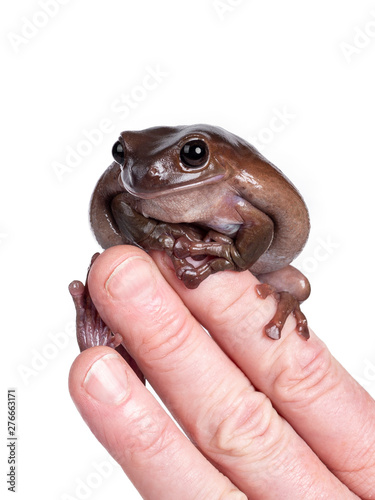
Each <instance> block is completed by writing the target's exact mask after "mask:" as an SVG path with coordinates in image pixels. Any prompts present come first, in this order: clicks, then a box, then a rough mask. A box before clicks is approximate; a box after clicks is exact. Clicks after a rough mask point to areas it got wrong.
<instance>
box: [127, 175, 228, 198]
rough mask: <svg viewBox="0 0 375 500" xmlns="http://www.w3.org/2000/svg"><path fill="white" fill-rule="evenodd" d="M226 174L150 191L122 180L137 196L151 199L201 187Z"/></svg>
mask: <svg viewBox="0 0 375 500" xmlns="http://www.w3.org/2000/svg"><path fill="white" fill-rule="evenodd" d="M224 177H225V175H224V174H219V175H215V176H212V177H209V178H207V179H199V180H197V181H193V182H192V181H191V180H189V181H185V182H182V183H180V184H170V185H168V186H166V187H165V188H164V189H160V187H158V188H154V190H149V191H140V190H137V189H134V188H133V187H131V186H129V185H127V184H125V183H124V182H122V185H123V186H124V188H125V189H126V191H127V192H128V193H130V194H132V195H133V196H135V197H136V198H142V199H144V200H149V199H152V198H159V197H160V196H166V195H168V194H172V193H173V194H174V193H175V192H177V191H186V190H188V189H195V188H199V187H200V186H203V185H205V184H213V183H216V182H220V181H222V180H223V179H224Z"/></svg>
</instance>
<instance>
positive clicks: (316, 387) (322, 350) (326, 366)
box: [274, 342, 340, 406]
mask: <svg viewBox="0 0 375 500" xmlns="http://www.w3.org/2000/svg"><path fill="white" fill-rule="evenodd" d="M281 362H282V366H281V367H280V365H279V367H278V368H276V370H277V371H278V374H277V375H276V377H275V381H274V388H275V392H276V394H277V396H278V397H279V398H280V399H281V400H283V401H285V402H288V403H294V404H297V405H302V406H309V405H310V404H311V403H312V402H313V401H314V400H317V399H319V398H320V397H322V396H324V395H325V394H327V393H328V392H330V391H331V390H332V389H334V388H335V386H336V385H337V384H338V383H339V382H340V380H339V377H338V375H337V370H336V369H335V364H334V358H333V357H332V356H331V354H330V352H329V351H328V349H327V348H326V347H325V345H324V344H323V343H322V342H315V343H314V344H313V343H311V344H310V345H309V346H308V348H307V349H306V350H305V352H304V354H303V358H302V359H296V358H294V360H293V361H291V360H290V359H286V358H284V359H283V360H282V361H281Z"/></svg>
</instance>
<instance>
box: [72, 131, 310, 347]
mask: <svg viewBox="0 0 375 500" xmlns="http://www.w3.org/2000/svg"><path fill="white" fill-rule="evenodd" d="M112 154H113V157H114V160H115V161H114V162H113V163H112V164H111V165H110V167H109V168H108V169H107V170H106V171H105V172H104V174H103V175H102V177H101V178H100V179H99V182H98V184H97V186H96V188H95V191H94V193H93V196H92V199H91V206H90V220H91V226H92V228H93V231H94V234H95V236H96V239H97V240H98V242H99V243H100V245H101V246H102V247H103V248H108V247H111V246H113V245H119V244H133V245H137V246H139V247H141V248H143V249H145V250H146V251H148V250H152V249H156V250H164V251H165V252H166V253H167V254H168V255H169V256H170V258H171V259H172V262H173V264H174V267H175V269H176V274H177V276H178V277H179V278H180V279H181V280H182V281H183V283H184V284H185V285H186V287H188V288H196V287H197V286H199V284H200V283H201V282H202V281H203V280H204V279H206V278H207V277H208V276H210V275H211V274H212V273H216V272H218V271H225V270H234V271H245V270H250V271H251V272H252V273H253V274H255V275H256V276H257V277H258V279H259V281H260V282H261V283H262V284H261V285H258V287H257V291H258V294H259V295H260V296H261V297H263V298H265V297H267V296H268V295H270V294H273V295H274V296H275V297H276V298H277V300H278V308H277V312H276V314H275V316H274V318H273V319H272V321H271V322H270V323H269V324H268V325H267V326H266V327H265V332H266V334H267V335H268V336H269V337H271V338H273V339H277V338H279V337H280V334H281V330H282V327H283V325H284V323H285V320H286V318H287V317H288V315H289V314H290V313H293V314H294V316H295V317H296V320H297V330H298V331H299V333H300V334H301V336H302V337H304V338H306V339H308V338H309V331H308V327H307V322H306V318H305V316H304V315H303V314H302V312H301V311H300V308H299V303H300V302H302V301H304V300H305V299H306V298H307V297H308V296H309V294H310V285H309V282H308V280H307V279H306V278H305V277H304V276H303V275H302V274H301V273H300V272H299V271H298V270H297V269H295V268H294V267H292V266H290V265H289V264H290V262H291V261H292V260H293V259H294V258H295V257H296V256H297V255H298V254H299V253H300V251H301V250H302V248H303V246H304V244H305V242H306V240H307V237H308V233H309V228H310V224H309V216H308V211H307V208H306V205H305V203H304V201H303V199H302V197H301V195H300V194H299V192H298V191H297V190H296V188H295V187H294V186H293V184H292V183H291V182H290V181H289V180H288V179H287V178H286V177H285V176H284V175H283V174H282V172H281V171H280V170H279V169H278V168H277V167H275V166H274V165H272V164H271V163H270V162H269V161H268V160H266V159H265V158H264V157H263V156H262V155H261V154H260V153H259V152H258V151H257V150H256V149H255V148H254V147H253V146H251V145H250V144H249V143H247V142H246V141H245V140H243V139H241V138H240V137H237V136H236V135H233V134H231V133H229V132H227V131H226V130H224V129H222V128H219V127H213V126H208V125H194V126H178V127H154V128H149V129H146V130H142V131H136V132H123V133H121V135H120V137H119V139H118V141H117V142H116V143H115V145H114V146H113V149H112ZM71 293H72V294H73V296H75V302H76V306H77V304H78V303H79V302H80V301H81V303H80V305H79V304H78V307H77V313H79V311H81V313H80V314H81V316H82V308H83V307H84V305H83V303H82V293H83V285H82V286H80V285H78V284H77V282H75V285H72V286H71ZM79 297H80V299H78V298H79ZM90 342H91V344H92V343H93V342H94V340H91V341H90ZM90 342H89V343H90ZM108 342H109V341H108ZM101 343H103V342H101Z"/></svg>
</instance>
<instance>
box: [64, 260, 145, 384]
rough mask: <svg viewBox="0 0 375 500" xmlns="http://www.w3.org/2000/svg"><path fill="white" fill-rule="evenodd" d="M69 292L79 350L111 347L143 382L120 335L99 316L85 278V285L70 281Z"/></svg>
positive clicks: (141, 375)
mask: <svg viewBox="0 0 375 500" xmlns="http://www.w3.org/2000/svg"><path fill="white" fill-rule="evenodd" d="M98 255H99V254H98V253H96V254H95V255H94V256H93V257H92V259H91V264H90V267H89V270H88V273H89V272H90V268H91V266H92V264H93V262H94V261H95V259H96V258H97V257H98ZM88 273H87V275H88ZM69 292H70V295H71V296H72V298H73V302H74V305H75V308H76V329H77V341H78V346H79V349H80V351H81V352H82V351H84V350H85V349H88V348H89V347H94V346H99V345H104V346H108V347H112V348H113V349H116V351H117V352H118V353H119V354H121V356H122V357H123V358H124V359H125V361H126V362H127V363H128V364H129V365H130V366H131V367H132V369H133V370H134V371H135V373H136V374H137V375H138V377H139V378H140V379H141V381H142V382H143V383H144V381H145V379H144V376H143V374H142V372H141V371H140V369H139V368H138V365H137V364H136V362H135V361H134V359H133V358H132V357H131V356H130V354H129V353H128V352H127V351H126V349H125V348H124V347H123V345H122V344H121V343H122V340H123V339H122V336H121V335H120V334H119V333H114V332H112V331H111V329H110V328H109V327H108V326H107V325H106V324H105V323H104V321H103V320H102V318H101V317H100V315H99V313H98V311H97V309H96V307H95V305H94V303H93V301H92V299H91V296H90V293H89V289H88V286H87V278H86V283H85V285H84V284H83V283H82V282H81V281H77V280H75V281H72V283H70V285H69Z"/></svg>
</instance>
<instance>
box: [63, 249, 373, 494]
mask: <svg viewBox="0 0 375 500" xmlns="http://www.w3.org/2000/svg"><path fill="white" fill-rule="evenodd" d="M153 257H154V261H153V260H152V259H151V258H150V257H149V256H148V255H147V254H145V253H144V252H143V251H142V250H140V249H138V248H136V247H125V246H117V247H113V248H110V249H109V250H106V251H105V252H104V253H103V254H102V255H101V256H100V257H98V259H96V261H95V263H94V265H93V267H92V269H91V272H90V276H89V288H90V293H91V296H92V298H93V300H94V302H95V304H96V307H97V309H98V311H99V313H100V315H101V316H102V318H103V319H104V321H105V322H106V323H107V324H108V325H109V326H110V328H111V329H112V330H113V331H114V332H119V333H120V334H121V335H122V336H123V338H124V340H125V346H126V348H127V350H128V351H129V353H130V354H131V356H133V357H134V358H135V360H136V361H137V362H138V364H139V366H140V368H141V370H142V371H143V373H144V374H145V376H146V379H147V380H148V381H149V383H150V384H151V385H152V386H153V387H154V388H155V390H156V392H157V393H158V394H159V395H160V397H161V399H162V400H163V401H164V402H165V404H166V406H167V407H168V408H169V410H170V411H171V413H172V414H173V415H174V417H175V418H176V420H177V421H178V422H179V423H180V425H181V427H182V428H183V429H184V431H185V432H186V434H187V436H189V438H190V440H189V439H188V438H187V437H186V436H185V435H184V434H183V433H182V432H181V431H180V430H179V429H178V427H177V426H176V425H175V423H174V422H173V421H172V419H171V418H170V417H169V416H168V415H167V414H166V412H165V411H164V410H163V409H162V408H161V406H160V405H159V404H158V403H157V402H156V400H155V399H154V397H153V396H152V395H151V394H150V392H149V391H148V390H147V389H146V388H145V387H144V386H143V385H142V383H141V382H140V381H139V379H138V378H137V376H136V375H135V374H134V373H133V372H132V370H131V369H130V368H129V366H128V365H127V364H126V363H125V361H124V360H123V359H122V358H121V356H119V355H118V354H117V353H116V352H115V351H114V350H113V349H110V348H108V347H94V348H90V349H87V350H86V351H84V352H82V353H81V354H80V355H79V356H78V357H77V359H76V360H75V362H74V363H73V366H72V369H71V372H70V380H69V385H70V391H71V395H72V398H73V400H74V402H75V404H76V406H77V408H78V410H79V411H80V413H81V414H82V416H83V418H84V419H85V421H86V422H87V424H88V425H89V427H90V429H91V430H92V432H93V433H94V434H95V436H96V437H97V438H98V440H99V441H100V442H101V443H102V444H103V445H104V446H105V447H106V448H107V450H108V451H109V453H111V455H112V456H113V457H114V458H115V459H116V460H117V461H118V463H119V464H120V465H121V467H122V468H123V469H124V471H125V472H126V474H127V475H128V476H129V478H130V479H131V480H132V482H133V483H134V484H135V486H136V487H137V489H138V491H139V492H140V494H141V495H142V496H143V497H144V498H147V499H163V500H164V499H176V498H178V499H180V500H184V499H189V500H190V499H199V500H202V499H211V498H212V499H215V500H217V499H219V498H222V499H232V498H233V499H242V498H246V497H248V498H251V499H262V500H264V499H274V498H277V499H284V498H285V499H288V500H291V499H293V500H298V499H306V498H307V499H314V500H315V499H318V498H319V499H330V500H332V499H340V500H342V499H346V498H358V496H359V497H360V498H363V499H370V498H375V403H374V401H373V399H372V398H371V397H370V396H369V394H368V393H367V392H366V391H365V390H364V389H362V388H361V387H360V386H359V385H358V384H357V382H355V381H354V380H353V379H352V378H351V377H350V375H349V374H348V373H347V372H346V371H345V370H344V369H343V368H342V366H341V365H340V364H339V363H338V362H337V361H336V360H335V359H334V358H333V357H332V355H331V354H330V353H329V352H328V350H327V348H326V346H325V345H324V344H323V342H322V341H321V340H319V339H318V338H317V337H316V336H315V335H314V334H313V333H312V332H311V338H310V339H309V340H308V341H305V340H304V339H302V338H301V337H300V336H299V335H298V334H297V333H296V332H295V331H294V327H295V320H294V318H293V317H289V318H288V320H287V322H286V324H285V326H284V328H283V331H282V337H281V339H280V340H277V341H275V340H271V339H269V338H268V337H267V336H266V335H264V333H263V327H264V325H265V324H266V323H267V322H268V321H269V320H270V319H271V317H272V316H273V314H274V313H275V309H276V304H275V301H274V299H273V298H272V297H269V298H267V299H266V300H263V299H261V298H259V297H258V296H257V294H256V292H255V285H256V284H257V280H256V279H255V278H254V277H253V276H252V275H251V274H250V273H248V272H243V273H236V272H229V271H228V272H225V273H218V274H216V275H213V276H211V277H210V278H209V279H208V280H205V281H204V282H203V283H202V284H201V285H200V286H199V287H198V288H197V289H195V290H188V289H186V288H185V286H184V285H183V284H182V283H181V282H180V281H179V280H178V279H177V278H176V276H175V271H174V269H173V267H172V266H171V263H170V261H169V259H168V257H167V256H166V255H165V254H163V253H159V252H157V253H155V254H153ZM168 283H169V284H168ZM200 324H202V325H203V326H204V327H205V328H206V329H207V330H208V331H209V332H210V335H211V336H212V338H211V337H210V336H209V335H207V333H206V332H205V331H204V329H203V328H202V327H201V326H200ZM353 492H354V493H353Z"/></svg>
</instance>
